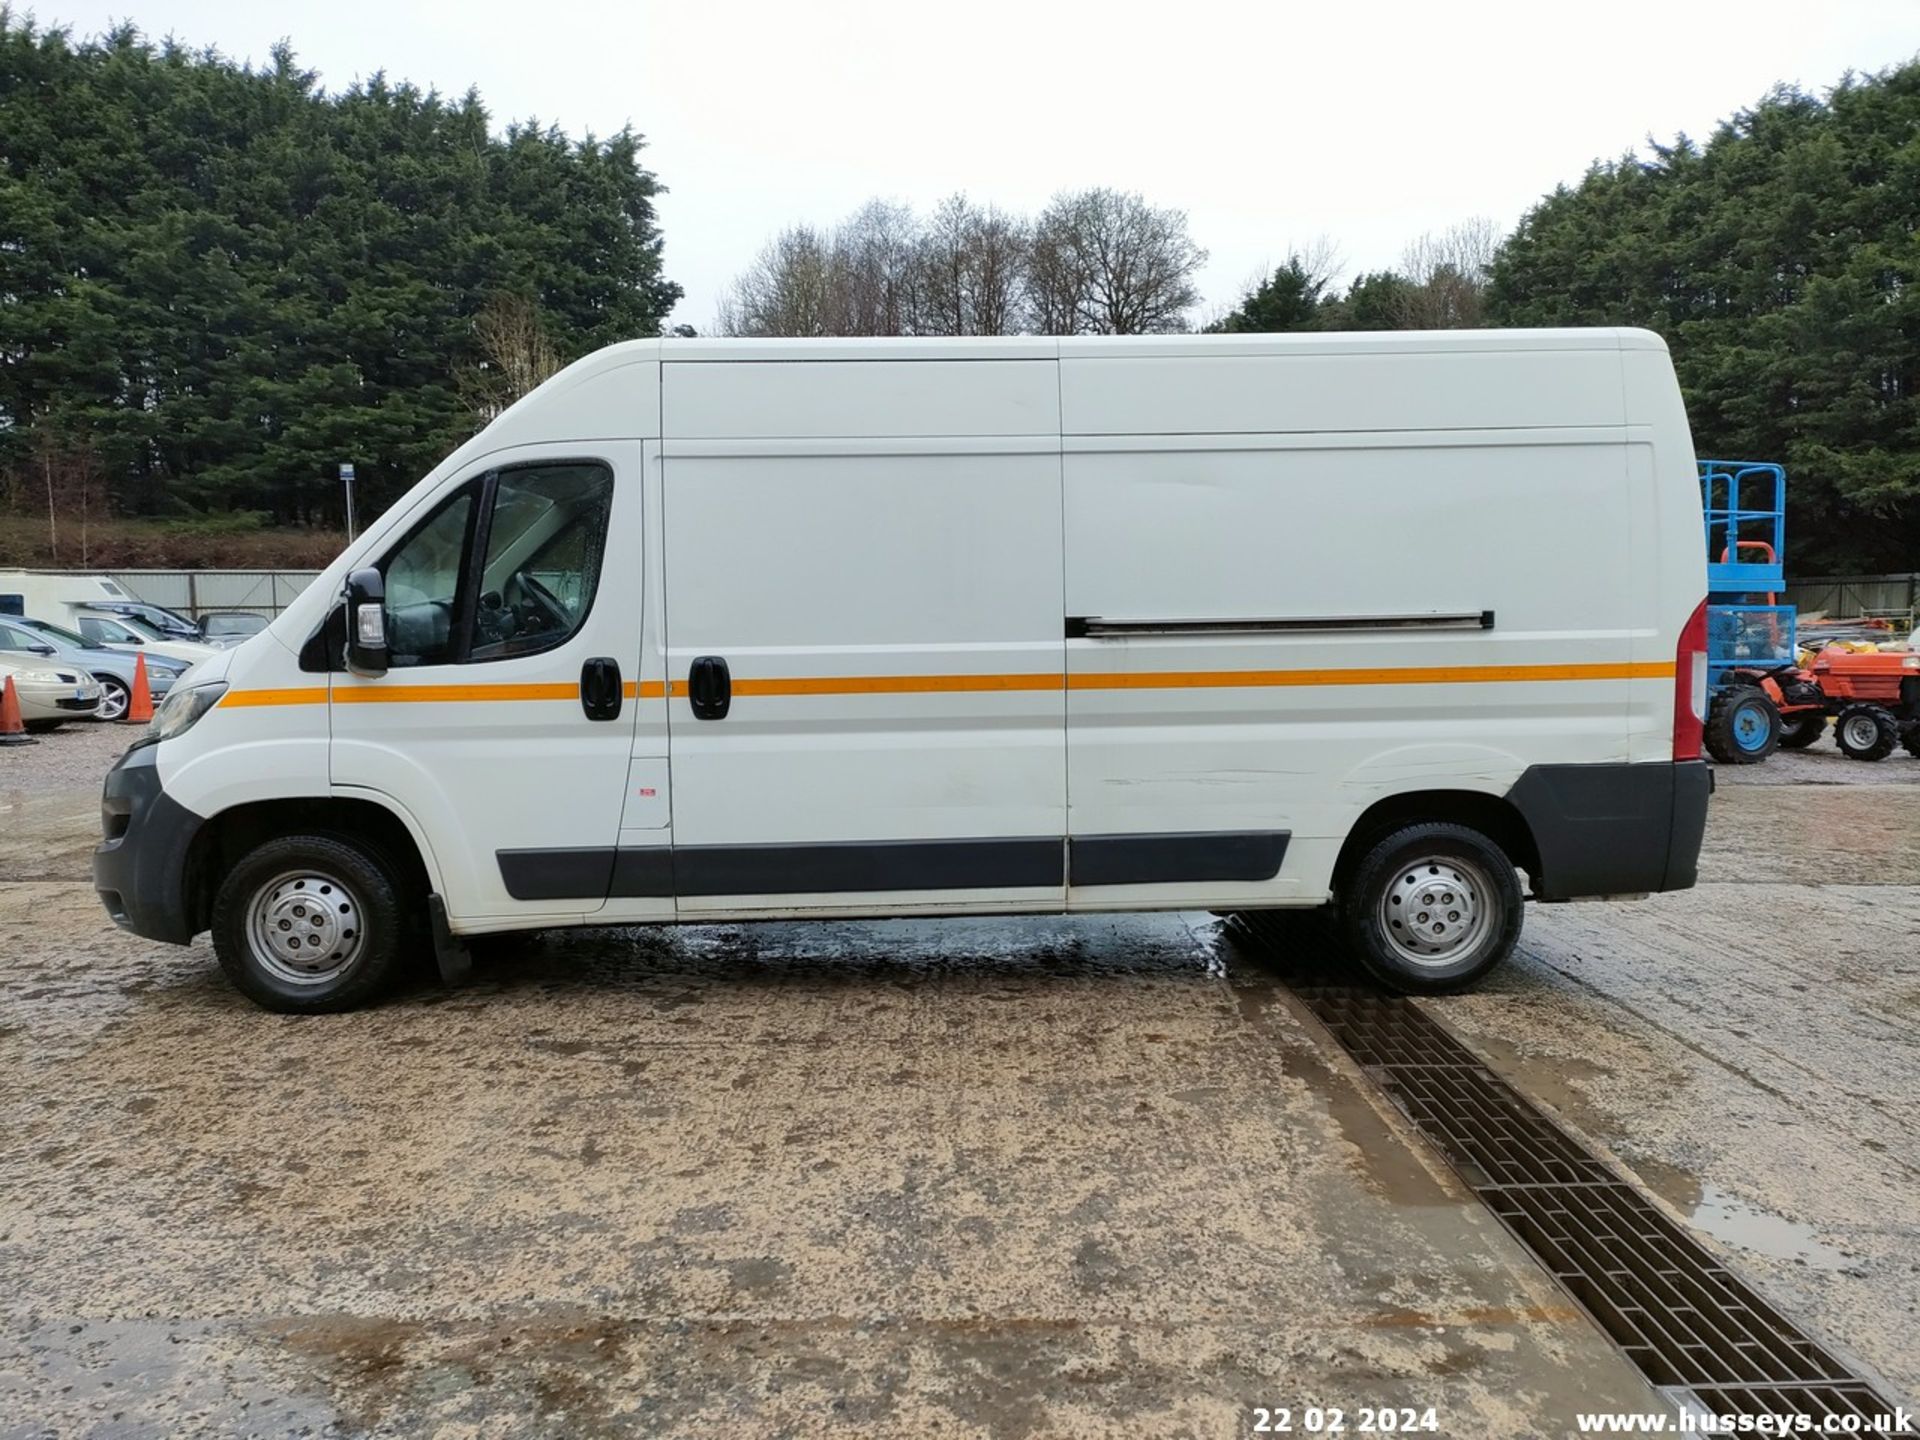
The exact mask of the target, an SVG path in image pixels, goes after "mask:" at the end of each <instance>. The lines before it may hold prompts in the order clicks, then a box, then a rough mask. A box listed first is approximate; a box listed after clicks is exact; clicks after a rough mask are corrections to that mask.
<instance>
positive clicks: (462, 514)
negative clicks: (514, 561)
mask: <svg viewBox="0 0 1920 1440" xmlns="http://www.w3.org/2000/svg"><path fill="white" fill-rule="evenodd" d="M472 518H473V490H472V488H471V487H469V488H468V489H465V490H463V491H461V492H460V493H459V494H458V495H455V496H454V497H453V498H452V499H451V500H449V501H447V502H446V503H445V504H444V505H442V506H441V507H440V508H439V509H438V510H437V511H435V512H434V513H433V514H432V515H431V516H430V517H429V518H428V519H427V521H426V523H425V524H423V525H421V526H420V527H419V528H418V529H417V530H415V531H414V532H413V533H412V534H411V535H409V536H408V537H407V538H406V539H405V540H404V541H402V542H401V544H400V548H399V549H397V550H395V551H393V552H392V553H391V554H390V555H388V556H387V558H386V562H385V563H384V564H383V565H382V566H381V567H380V568H381V569H382V570H383V571H384V572H385V573H386V580H387V655H388V663H390V664H393V665H446V664H450V663H451V662H452V661H453V660H455V659H456V658H457V657H456V656H455V655H454V653H453V615H454V601H455V600H456V599H457V598H458V596H459V592H460V573H461V569H462V565H461V561H462V559H463V558H464V557H465V555H466V550H467V525H468V522H469V521H470V520H471V519H472Z"/></svg>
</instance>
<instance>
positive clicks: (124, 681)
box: [0, 618, 187, 720]
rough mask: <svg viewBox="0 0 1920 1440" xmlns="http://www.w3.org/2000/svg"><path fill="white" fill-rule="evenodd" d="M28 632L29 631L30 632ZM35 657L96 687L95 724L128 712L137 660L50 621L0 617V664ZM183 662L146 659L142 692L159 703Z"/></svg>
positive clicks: (30, 661) (27, 661) (32, 660)
mask: <svg viewBox="0 0 1920 1440" xmlns="http://www.w3.org/2000/svg"><path fill="white" fill-rule="evenodd" d="M30 627H31V628H30ZM35 657H37V658H38V659H41V660H49V661H52V662H54V663H56V664H60V665H73V666H78V667H79V668H80V669H82V670H85V671H86V672H87V673H88V674H90V675H92V676H93V678H94V679H96V680H98V681H99V682H100V708H99V709H98V710H97V711H95V712H94V715H95V718H96V719H100V720H118V719H120V718H122V717H123V716H124V715H125V714H126V713H127V706H128V705H129V704H130V703H131V702H132V699H133V668H134V666H135V665H136V664H137V663H138V662H139V659H140V657H139V656H138V655H130V654H128V653H127V652H126V651H124V650H110V649H108V648H107V647H106V646H105V645H102V644H101V643H100V642H99V641H97V640H89V639H87V638H86V637H85V636H84V635H80V634H78V633H76V632H74V631H72V630H68V629H66V628H65V627H64V626H60V625H55V624H53V623H52V622H51V621H36V622H28V621H25V620H21V621H11V620H7V619H5V618H0V660H17V661H20V662H21V663H22V664H28V665H31V664H33V663H35ZM186 669H187V664H186V662H185V661H184V660H169V659H168V658H167V657H166V656H164V655H150V656H148V657H147V693H148V694H149V695H151V696H152V697H153V700H154V703H155V704H158V703H159V702H160V701H161V700H162V699H164V698H165V696H166V693H167V691H168V690H169V689H171V688H172V686H173V682H174V679H175V678H176V677H177V676H179V675H181V674H184V673H185V671H186Z"/></svg>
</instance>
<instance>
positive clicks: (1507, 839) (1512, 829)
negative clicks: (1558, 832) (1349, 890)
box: [1333, 790, 1540, 894]
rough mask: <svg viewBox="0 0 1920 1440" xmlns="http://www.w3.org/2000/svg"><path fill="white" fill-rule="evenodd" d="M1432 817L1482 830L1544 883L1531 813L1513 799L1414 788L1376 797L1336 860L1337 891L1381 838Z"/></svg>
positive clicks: (1334, 867) (1521, 866) (1440, 820)
mask: <svg viewBox="0 0 1920 1440" xmlns="http://www.w3.org/2000/svg"><path fill="white" fill-rule="evenodd" d="M1429 821H1437V822H1442V823H1446V824H1452V825H1465V826H1467V827H1468V828H1469V829H1472V830H1478V831H1479V832H1480V833H1481V834H1483V835H1485V836H1486V837H1487V838H1488V839H1489V840H1491V841H1493V843H1494V844H1496V845H1498V846H1499V847H1500V849H1501V850H1502V851H1504V852H1505V853H1506V856H1507V858H1508V859H1509V860H1511V861H1513V863H1514V864H1515V865H1517V866H1519V867H1520V868H1521V869H1522V870H1524V871H1526V872H1527V874H1528V876H1529V877H1530V878H1532V879H1533V880H1534V881H1535V882H1536V883H1537V882H1538V880H1539V876H1540V848H1539V846H1538V844H1537V843H1536V842H1535V840H1534V837H1533V830H1532V827H1530V826H1529V825H1528V824H1527V821H1526V817H1525V816H1524V815H1522V814H1521V813H1520V810H1519V807H1517V806H1516V805H1514V803H1513V802H1512V801H1511V800H1508V799H1506V798H1505V797H1503V796H1500V795H1489V794H1487V793H1486V792H1484V791H1480V790H1409V791H1405V792H1402V793H1401V794H1397V795H1388V796H1386V797H1384V798H1382V799H1379V800H1376V801H1374V802H1373V804H1371V805H1369V806H1368V807H1367V808H1366V809H1365V810H1364V811H1362V812H1361V814H1360V818H1359V819H1357V820H1356V821H1354V823H1353V825H1352V827H1351V828H1350V829H1349V830H1348V831H1347V838H1346V840H1345V841H1344V842H1342V844H1341V846H1340V853H1339V855H1338V856H1337V857H1336V858H1335V860H1334V862H1333V888H1334V891H1335V893H1336V894H1337V893H1339V890H1340V888H1341V884H1342V882H1343V881H1344V880H1345V879H1346V878H1347V877H1348V876H1349V875H1351V874H1352V873H1353V867H1354V866H1356V865H1358V864H1359V863H1360V860H1361V858H1362V857H1363V856H1364V855H1365V854H1366V853H1367V852H1368V851H1369V850H1371V849H1372V848H1373V847H1374V845H1375V844H1377V843H1378V842H1379V840H1380V839H1381V837H1383V836H1385V835H1388V834H1390V833H1392V832H1393V831H1395V830H1398V829H1400V828H1402V827H1403V826H1407V825H1418V824H1422V823H1425V822H1429Z"/></svg>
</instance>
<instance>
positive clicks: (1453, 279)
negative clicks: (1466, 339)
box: [1400, 216, 1501, 330]
mask: <svg viewBox="0 0 1920 1440" xmlns="http://www.w3.org/2000/svg"><path fill="white" fill-rule="evenodd" d="M1500 240H1501V236H1500V227H1499V226H1497V225H1495V224H1494V222H1493V221H1491V220H1489V219H1487V218H1486V217H1485V216H1476V217H1475V218H1474V219H1471V220H1467V221H1464V222H1462V223H1461V224H1459V225H1455V226H1453V227H1452V228H1451V229H1447V230H1442V231H1440V232H1439V233H1438V234H1434V233H1432V232H1428V233H1427V234H1424V235H1422V236H1421V237H1420V238H1419V239H1417V240H1415V241H1414V242H1413V243H1412V244H1411V245H1409V246H1407V249H1406V253H1405V254H1404V255H1403V256H1402V257H1401V260H1400V269H1401V272H1402V273H1403V274H1404V275H1405V276H1406V278H1407V279H1408V281H1410V282H1411V284H1412V286H1413V288H1412V289H1411V290H1410V291H1409V292H1408V294H1407V296H1406V298H1405V300H1404V302H1403V303H1404V306H1405V309H1406V328H1408V329H1412V330H1462V329H1472V328H1474V327H1475V326H1478V325H1479V324H1481V323H1482V314H1483V311H1484V309H1485V297H1486V288H1487V276H1488V273H1489V271H1490V270H1491V269H1492V267H1493V257H1494V256H1495V255H1496V254H1497V253H1498V252H1499V249H1500Z"/></svg>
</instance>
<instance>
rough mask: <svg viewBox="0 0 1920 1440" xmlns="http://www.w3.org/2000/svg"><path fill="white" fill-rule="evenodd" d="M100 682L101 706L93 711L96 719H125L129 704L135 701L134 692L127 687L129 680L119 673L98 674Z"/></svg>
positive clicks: (96, 677) (97, 677)
mask: <svg viewBox="0 0 1920 1440" xmlns="http://www.w3.org/2000/svg"><path fill="white" fill-rule="evenodd" d="M94 678H95V679H97V680H98V681H99V682H100V708H99V709H98V710H96V711H94V712H93V718H94V719H96V720H123V719H125V718H126V714H127V706H129V705H131V704H132V703H133V692H132V691H131V690H129V689H128V688H127V682H126V681H124V680H122V679H121V678H120V677H119V676H118V675H97V676H95V677H94Z"/></svg>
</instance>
